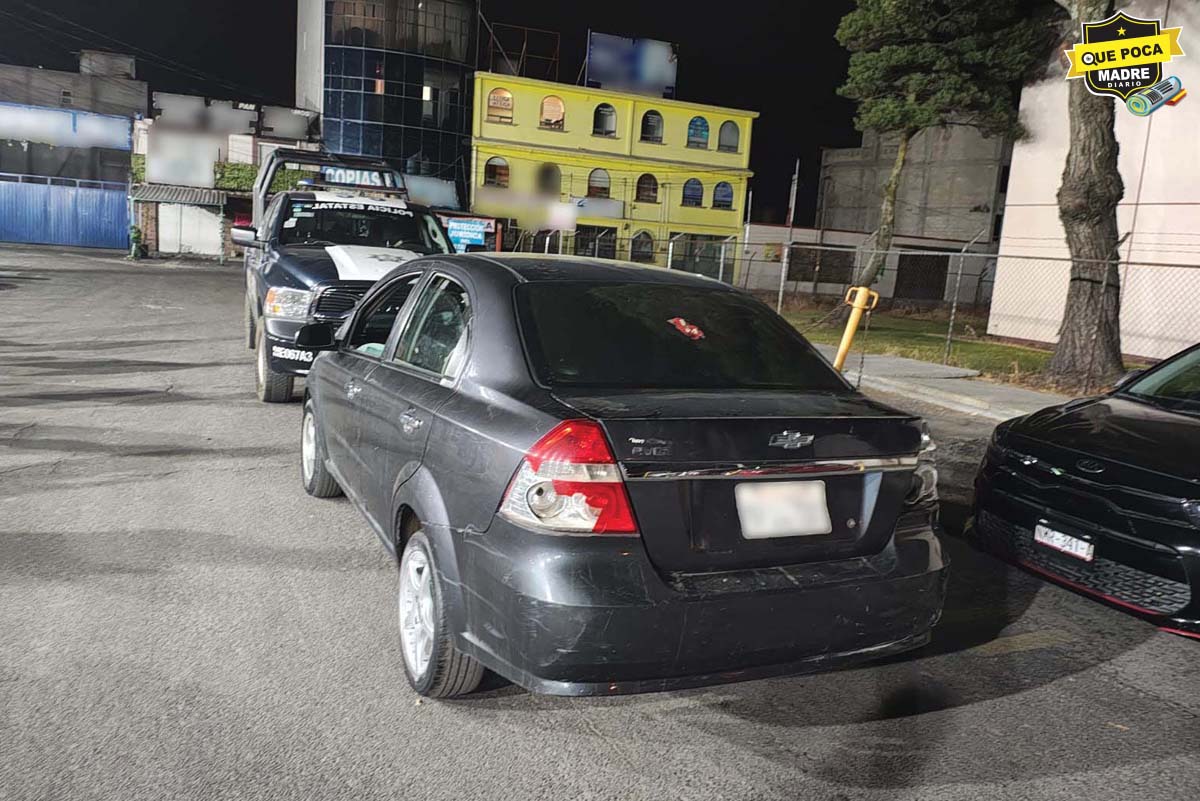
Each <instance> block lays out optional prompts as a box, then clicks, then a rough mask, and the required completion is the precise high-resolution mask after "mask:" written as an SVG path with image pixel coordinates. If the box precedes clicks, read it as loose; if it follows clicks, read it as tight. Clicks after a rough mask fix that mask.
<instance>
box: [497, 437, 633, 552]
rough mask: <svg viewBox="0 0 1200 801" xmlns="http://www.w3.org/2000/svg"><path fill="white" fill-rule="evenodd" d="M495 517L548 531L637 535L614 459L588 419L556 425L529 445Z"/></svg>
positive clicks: (606, 443)
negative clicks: (501, 516) (498, 515)
mask: <svg viewBox="0 0 1200 801" xmlns="http://www.w3.org/2000/svg"><path fill="white" fill-rule="evenodd" d="M500 514H502V515H504V516H505V517H507V518H509V519H510V520H513V521H515V522H517V523H520V524H522V525H525V526H529V527H531V528H538V529H543V530H546V531H548V532H562V533H567V534H637V524H636V523H635V522H634V520H633V508H632V507H631V506H630V504H629V494H628V493H626V492H625V484H624V483H623V481H622V480H621V470H620V468H619V467H617V460H616V459H615V458H614V457H613V453H612V449H611V448H609V447H608V440H607V439H605V438H604V431H603V430H602V429H601V428H600V426H599V425H598V424H596V423H594V422H592V421H591V420H567V421H566V422H563V423H559V424H558V425H557V426H555V427H554V428H553V429H551V431H550V432H549V433H547V434H546V435H545V436H544V437H542V438H541V439H539V440H538V441H537V442H536V443H534V445H533V447H532V448H530V449H529V452H528V453H526V454H525V458H524V459H522V460H521V466H520V467H519V468H517V472H516V475H514V476H513V479H512V481H511V482H510V483H509V485H508V491H507V492H505V493H504V500H503V502H501V504H500Z"/></svg>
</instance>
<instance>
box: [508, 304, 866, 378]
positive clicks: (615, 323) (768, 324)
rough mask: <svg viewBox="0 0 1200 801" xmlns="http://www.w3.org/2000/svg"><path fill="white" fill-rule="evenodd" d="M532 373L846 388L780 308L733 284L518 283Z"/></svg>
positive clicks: (522, 322) (550, 376)
mask: <svg viewBox="0 0 1200 801" xmlns="http://www.w3.org/2000/svg"><path fill="white" fill-rule="evenodd" d="M517 309H518V315H519V318H520V323H521V330H522V333H523V337H524V341H525V348H526V351H527V353H528V356H529V361H530V364H531V365H532V367H533V370H534V373H535V374H536V375H537V377H538V379H539V380H540V381H541V383H542V384H543V385H546V386H550V387H568V386H570V387H597V388H608V389H720V390H739V389H743V390H744V389H784V390H808V391H822V392H849V391H850V390H849V389H848V388H847V386H846V384H845V383H844V382H842V381H841V380H840V379H839V378H838V376H837V374H836V373H835V372H834V371H833V369H832V368H830V367H829V365H828V364H827V363H826V362H825V361H824V360H823V359H822V358H821V357H820V356H819V355H818V354H817V353H816V352H815V351H814V350H813V349H812V348H811V347H810V346H809V344H808V343H807V342H806V341H805V340H804V338H803V337H801V336H800V334H799V333H798V332H797V331H796V330H795V329H794V328H792V327H791V326H790V325H788V324H787V323H786V322H785V321H784V320H783V319H782V318H781V317H779V316H778V315H777V314H775V313H774V312H772V311H771V310H770V309H768V308H767V307H765V306H763V305H762V304H761V303H759V302H758V301H756V300H754V299H753V298H751V297H748V296H746V295H743V294H742V293H740V292H731V291H729V290H727V289H722V288H718V287H713V288H712V289H709V288H707V287H700V286H681V285H678V284H665V283H664V284H655V283H649V282H646V281H639V282H636V283H633V282H631V283H616V282H582V281H579V282H576V281H546V282H532V283H528V284H523V285H521V286H520V287H518V289H517Z"/></svg>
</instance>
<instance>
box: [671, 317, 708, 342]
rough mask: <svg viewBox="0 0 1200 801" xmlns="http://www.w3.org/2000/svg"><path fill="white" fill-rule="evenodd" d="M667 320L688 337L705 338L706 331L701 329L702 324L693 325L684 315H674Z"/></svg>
mask: <svg viewBox="0 0 1200 801" xmlns="http://www.w3.org/2000/svg"><path fill="white" fill-rule="evenodd" d="M667 322H668V323H670V324H671V325H673V326H675V330H676V331H678V332H679V333H681V334H683V335H684V336H685V337H687V338H688V339H704V332H703V331H701V330H700V326H698V325H692V324H691V323H689V322H688V321H687V320H685V319H683V318H682V317H672V318H671V319H670V320H667Z"/></svg>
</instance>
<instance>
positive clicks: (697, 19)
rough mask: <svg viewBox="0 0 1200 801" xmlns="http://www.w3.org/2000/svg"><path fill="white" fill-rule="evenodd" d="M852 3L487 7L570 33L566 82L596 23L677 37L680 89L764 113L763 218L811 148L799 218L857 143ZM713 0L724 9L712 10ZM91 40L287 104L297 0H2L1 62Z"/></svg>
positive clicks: (60, 54) (511, 20)
mask: <svg viewBox="0 0 1200 801" xmlns="http://www.w3.org/2000/svg"><path fill="white" fill-rule="evenodd" d="M851 6H852V3H851V2H850V0H825V1H824V2H813V0H808V2H796V0H790V2H787V1H784V0H772V1H771V2H749V3H741V4H736V3H727V4H722V5H715V6H714V5H711V4H702V3H664V2H654V0H638V1H637V2H625V1H624V0H607V2H604V3H596V4H587V5H585V4H574V3H567V2H563V0H554V2H549V1H547V0H523V1H522V2H518V1H517V0H509V1H508V2H501V1H500V0H485V2H483V4H482V7H483V12H484V14H485V15H486V17H487V18H488V19H489V20H490V21H491V22H493V23H508V24H514V25H527V26H530V27H535V28H545V29H550V30H556V31H559V32H560V33H561V35H562V38H561V54H560V67H559V80H561V81H564V82H567V83H573V82H574V81H575V78H576V76H577V75H578V74H579V69H580V66H581V64H582V63H583V54H584V47H585V43H586V39H587V30H588V28H589V27H591V28H594V29H595V30H598V31H603V32H605V33H612V34H617V35H623V36H642V37H650V38H655V39H664V40H667V41H672V42H676V43H678V45H679V77H678V87H677V96H678V97H679V98H680V99H682V100H693V101H696V102H703V103H714V104H717V105H728V106H736V107H739V108H748V109H753V110H755V111H758V112H760V113H761V115H762V116H761V117H760V118H759V119H758V120H757V122H756V124H755V129H754V141H753V144H752V148H751V165H750V166H751V167H752V168H753V170H754V171H755V176H754V179H753V182H752V184H751V186H752V187H753V189H754V213H753V216H754V219H755V220H763V221H767V222H782V221H783V218H784V216H785V214H786V208H787V195H788V187H789V184H790V182H791V172H792V165H793V162H794V160H795V158H796V157H797V156H798V157H799V158H800V160H801V179H802V182H801V188H800V198H799V202H798V204H797V211H796V223H797V225H808V224H811V223H812V220H813V217H814V206H815V201H816V186H817V170H818V166H819V161H820V148H821V147H822V146H826V147H845V146H853V145H857V144H858V142H859V138H858V134H857V133H856V132H855V131H854V128H853V125H852V123H851V118H852V116H853V113H854V109H853V105H852V104H851V103H850V102H849V101H846V100H844V99H842V98H840V97H838V96H837V95H836V94H835V90H836V88H837V86H838V85H839V84H840V83H841V82H842V80H843V79H844V77H845V72H846V62H847V59H848V54H847V53H846V52H845V51H843V50H842V49H841V48H840V47H839V46H838V44H837V42H836V41H834V38H833V32H834V30H835V29H836V27H837V23H838V20H839V19H840V18H841V16H842V15H843V14H844V13H846V11H848V10H849V9H850V8H851ZM710 8H719V9H720V10H721V11H722V12H723V13H722V14H720V15H719V16H718V15H713V14H710V13H706V11H707V9H710ZM601 12H602V13H601ZM54 15H58V17H60V18H61V19H56V18H55V16H54ZM68 21H69V22H68ZM70 23H76V25H72V24H70ZM80 26H82V27H80ZM81 48H96V49H102V50H117V51H121V52H133V53H134V55H138V56H139V64H138V71H139V75H138V77H139V78H141V79H143V80H146V81H148V82H149V83H150V88H151V89H152V90H159V91H168V92H185V93H195V94H207V95H209V96H212V97H222V98H227V99H235V100H248V101H256V102H266V103H276V104H282V105H289V104H291V103H292V100H293V94H294V86H295V84H294V81H295V57H296V0H238V1H235V0H159V2H146V0H141V2H137V1H135V0H101V2H97V1H96V0H34V2H29V3H26V2H25V0H0V61H2V62H8V63H15V64H25V65H30V66H36V65H41V66H44V67H46V68H49V69H66V70H73V69H75V68H76V62H75V59H74V56H73V55H72V51H77V50H79V49H81ZM135 48H136V49H135ZM138 50H141V51H143V52H141V53H139V52H138ZM181 70H187V71H188V72H191V73H192V74H188V72H181Z"/></svg>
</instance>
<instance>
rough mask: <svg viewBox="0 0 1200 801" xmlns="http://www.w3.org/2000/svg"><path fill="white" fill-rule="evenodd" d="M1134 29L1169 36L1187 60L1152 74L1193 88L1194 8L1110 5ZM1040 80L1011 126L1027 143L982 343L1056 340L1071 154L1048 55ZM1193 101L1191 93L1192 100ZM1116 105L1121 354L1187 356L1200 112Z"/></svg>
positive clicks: (1198, 63)
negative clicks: (1062, 205)
mask: <svg viewBox="0 0 1200 801" xmlns="http://www.w3.org/2000/svg"><path fill="white" fill-rule="evenodd" d="M1117 10H1118V11H1120V10H1124V11H1126V12H1127V13H1129V14H1130V15H1132V16H1136V17H1139V18H1141V19H1159V20H1162V24H1163V26H1164V27H1172V28H1173V27H1180V26H1182V28H1183V33H1182V36H1181V38H1180V42H1181V44H1182V45H1183V49H1184V51H1185V52H1186V53H1188V55H1187V56H1186V57H1183V58H1175V59H1172V61H1171V62H1170V64H1164V65H1163V74H1164V75H1175V76H1178V77H1179V79H1180V80H1181V81H1182V82H1183V85H1184V87H1185V88H1186V87H1189V86H1190V87H1196V86H1200V58H1197V56H1196V55H1194V53H1195V52H1196V50H1197V48H1200V5H1197V4H1196V3H1178V2H1176V3H1171V2H1169V1H1168V0H1139V1H1138V2H1119V3H1117ZM1054 58H1055V63H1054V65H1053V66H1052V67H1051V68H1050V70H1049V73H1048V74H1047V76H1046V78H1045V79H1044V80H1042V81H1040V82H1038V83H1036V84H1034V85H1031V86H1027V87H1025V89H1024V91H1023V92H1022V94H1021V120H1022V122H1023V123H1024V124H1025V127H1026V128H1027V129H1028V130H1029V136H1028V137H1027V138H1026V139H1024V140H1022V141H1020V142H1017V143H1016V145H1015V147H1014V148H1013V157H1012V179H1011V180H1010V181H1009V187H1008V198H1007V200H1008V202H1007V209H1006V211H1005V214H1004V230H1003V235H1002V237H1001V240H1000V259H999V262H998V265H997V269H996V286H995V291H994V293H993V298H992V308H991V316H990V318H989V320H988V333H989V334H993V335H997V336H1004V337H1010V338H1013V339H1021V340H1030V341H1034V342H1043V343H1052V342H1056V341H1057V340H1058V329H1059V326H1060V325H1061V323H1062V318H1063V313H1064V310H1065V306H1066V299H1067V288H1068V284H1069V282H1070V272H1071V271H1070V264H1071V263H1070V251H1069V250H1068V248H1067V244H1066V239H1065V234H1064V232H1063V227H1062V223H1061V222H1060V221H1059V217H1058V201H1057V197H1056V196H1057V193H1058V188H1059V186H1060V185H1061V183H1062V172H1063V165H1064V164H1065V163H1066V157H1067V150H1068V148H1069V145H1070V139H1069V137H1070V131H1069V127H1068V124H1067V122H1068V121H1067V94H1068V82H1067V80H1066V79H1065V75H1064V72H1065V70H1064V69H1063V68H1062V67H1061V65H1059V63H1058V61H1057V59H1058V54H1057V53H1055V56H1054ZM1193 91H1194V90H1193ZM1123 105H1124V104H1123V103H1117V108H1116V109H1115V112H1114V113H1115V115H1116V117H1115V121H1116V125H1115V129H1116V136H1117V143H1118V145H1119V146H1120V154H1119V158H1118V169H1119V170H1120V173H1121V179H1122V180H1123V181H1124V184H1125V196H1124V199H1123V200H1122V201H1121V203H1120V204H1119V205H1118V207H1117V230H1118V231H1119V232H1120V234H1121V235H1122V236H1123V237H1125V238H1124V241H1123V242H1122V245H1121V247H1120V250H1119V254H1118V256H1119V258H1120V277H1121V347H1122V350H1123V351H1124V352H1125V353H1127V354H1133V355H1136V356H1145V357H1151V358H1163V357H1166V356H1170V355H1171V354H1172V353H1175V352H1176V351H1178V350H1180V349H1182V348H1184V347H1187V346H1189V345H1193V344H1195V343H1196V340H1197V338H1198V336H1197V332H1200V306H1197V305H1196V304H1194V303H1189V302H1187V301H1186V300H1185V299H1189V298H1192V297H1195V296H1196V295H1197V294H1200V232H1198V230H1197V223H1198V222H1200V191H1198V190H1197V187H1198V186H1200V147H1197V145H1196V132H1197V131H1198V130H1200V102H1196V100H1195V99H1193V98H1191V97H1188V98H1187V99H1185V100H1184V101H1183V102H1182V103H1180V104H1179V105H1177V106H1174V107H1168V108H1162V109H1159V110H1158V111H1156V112H1154V114H1152V115H1151V116H1150V117H1136V116H1134V115H1133V114H1131V113H1129V112H1128V111H1127V110H1126V109H1125V108H1122V106H1123Z"/></svg>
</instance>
